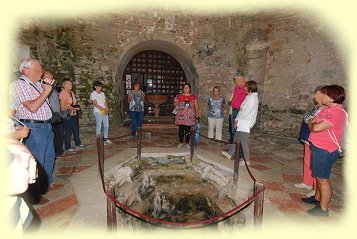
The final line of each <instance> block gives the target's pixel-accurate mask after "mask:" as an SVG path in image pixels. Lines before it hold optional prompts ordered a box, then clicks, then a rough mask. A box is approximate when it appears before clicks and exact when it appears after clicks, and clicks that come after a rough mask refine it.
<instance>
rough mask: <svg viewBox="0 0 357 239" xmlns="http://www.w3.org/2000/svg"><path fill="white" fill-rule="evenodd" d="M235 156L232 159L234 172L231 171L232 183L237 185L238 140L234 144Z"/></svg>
mask: <svg viewBox="0 0 357 239" xmlns="http://www.w3.org/2000/svg"><path fill="white" fill-rule="evenodd" d="M235 147H236V154H235V157H234V171H233V182H234V183H235V184H237V183H238V171H239V154H240V140H239V139H238V140H237V142H236V145H235Z"/></svg>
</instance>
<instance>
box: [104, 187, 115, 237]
mask: <svg viewBox="0 0 357 239" xmlns="http://www.w3.org/2000/svg"><path fill="white" fill-rule="evenodd" d="M106 187H107V191H108V194H109V195H110V196H112V197H113V198H115V186H114V185H110V184H107V186H106ZM107 229H108V230H109V231H113V232H114V231H116V230H117V210H116V206H115V202H113V201H112V200H111V199H110V198H108V197H107Z"/></svg>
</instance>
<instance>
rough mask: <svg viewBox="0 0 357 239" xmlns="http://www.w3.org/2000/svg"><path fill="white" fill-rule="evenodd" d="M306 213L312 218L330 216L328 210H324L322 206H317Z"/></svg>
mask: <svg viewBox="0 0 357 239" xmlns="http://www.w3.org/2000/svg"><path fill="white" fill-rule="evenodd" d="M306 213H307V214H309V215H310V216H316V217H328V215H329V212H328V209H327V210H322V208H321V206H320V205H317V206H316V207H314V208H313V209H310V210H307V211H306Z"/></svg>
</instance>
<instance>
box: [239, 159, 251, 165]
mask: <svg viewBox="0 0 357 239" xmlns="http://www.w3.org/2000/svg"><path fill="white" fill-rule="evenodd" d="M239 165H242V166H244V165H245V163H244V160H242V161H240V162H239ZM247 165H250V162H249V161H247Z"/></svg>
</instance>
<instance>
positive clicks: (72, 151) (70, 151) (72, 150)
mask: <svg viewBox="0 0 357 239" xmlns="http://www.w3.org/2000/svg"><path fill="white" fill-rule="evenodd" d="M67 152H68V153H75V152H76V151H74V149H72V148H70V149H67Z"/></svg>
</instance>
